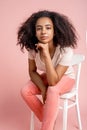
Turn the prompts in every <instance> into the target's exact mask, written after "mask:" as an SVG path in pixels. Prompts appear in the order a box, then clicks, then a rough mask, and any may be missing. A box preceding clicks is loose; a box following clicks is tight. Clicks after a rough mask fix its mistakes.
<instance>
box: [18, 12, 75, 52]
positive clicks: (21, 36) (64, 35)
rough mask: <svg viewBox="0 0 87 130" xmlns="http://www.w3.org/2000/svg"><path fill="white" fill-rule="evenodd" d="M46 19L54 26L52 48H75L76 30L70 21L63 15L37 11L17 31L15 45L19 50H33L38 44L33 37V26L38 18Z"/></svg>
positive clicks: (34, 30)
mask: <svg viewBox="0 0 87 130" xmlns="http://www.w3.org/2000/svg"><path fill="white" fill-rule="evenodd" d="M41 17H48V18H50V19H51V20H52V22H53V25H54V33H55V35H54V38H53V42H54V43H53V44H54V46H58V45H60V48H61V49H62V48H64V47H72V48H75V47H76V46H77V36H76V29H75V28H74V26H73V25H72V23H71V21H70V20H69V19H68V17H67V16H65V15H64V14H60V13H58V12H54V11H48V10H43V11H38V12H35V13H33V14H32V15H31V16H30V17H29V18H28V19H27V20H26V21H25V22H24V23H22V25H21V26H20V27H19V30H18V37H17V40H18V42H17V45H20V47H21V50H23V48H24V47H25V48H26V49H27V50H28V51H29V49H34V50H36V48H35V44H36V43H38V39H37V37H36V36H35V33H36V29H35V25H36V22H37V20H38V19H39V18H41Z"/></svg>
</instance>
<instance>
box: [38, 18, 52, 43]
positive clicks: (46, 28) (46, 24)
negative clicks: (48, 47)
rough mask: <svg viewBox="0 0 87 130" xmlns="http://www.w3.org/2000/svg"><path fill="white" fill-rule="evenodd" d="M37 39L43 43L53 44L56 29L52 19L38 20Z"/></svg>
mask: <svg viewBox="0 0 87 130" xmlns="http://www.w3.org/2000/svg"><path fill="white" fill-rule="evenodd" d="M36 37H37V39H38V40H39V41H40V42H42V43H53V37H54V28H53V23H52V20H51V19H50V18H48V17H41V18H39V19H38V20H37V22H36Z"/></svg>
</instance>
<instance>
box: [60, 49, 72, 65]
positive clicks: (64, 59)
mask: <svg viewBox="0 0 87 130" xmlns="http://www.w3.org/2000/svg"><path fill="white" fill-rule="evenodd" d="M72 56H73V49H72V48H70V47H67V48H65V49H64V51H63V52H62V54H61V58H60V62H59V64H61V65H65V66H70V65H71V60H72Z"/></svg>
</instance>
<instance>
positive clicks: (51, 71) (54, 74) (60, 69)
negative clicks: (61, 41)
mask: <svg viewBox="0 0 87 130" xmlns="http://www.w3.org/2000/svg"><path fill="white" fill-rule="evenodd" d="M38 48H39V49H40V53H41V55H42V58H43V59H44V63H45V67H46V76H47V81H48V84H49V85H50V86H54V85H55V84H56V83H57V82H59V80H60V79H61V78H62V76H63V75H64V73H65V72H66V70H67V68H68V66H63V65H57V66H56V68H54V66H53V64H52V59H51V56H50V53H49V46H48V43H46V44H42V43H38V44H37V49H38Z"/></svg>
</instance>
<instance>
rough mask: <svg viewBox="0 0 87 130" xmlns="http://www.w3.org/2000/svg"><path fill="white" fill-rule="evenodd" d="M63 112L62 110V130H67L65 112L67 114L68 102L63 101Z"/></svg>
mask: <svg viewBox="0 0 87 130" xmlns="http://www.w3.org/2000/svg"><path fill="white" fill-rule="evenodd" d="M64 100H65V101H64V110H63V128H62V130H67V112H68V108H67V106H68V100H67V99H64Z"/></svg>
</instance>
